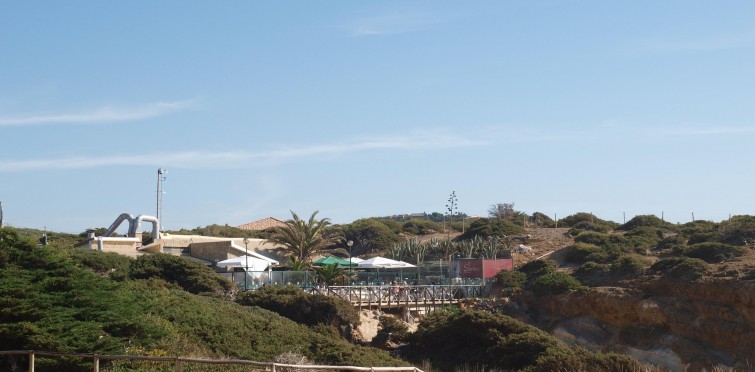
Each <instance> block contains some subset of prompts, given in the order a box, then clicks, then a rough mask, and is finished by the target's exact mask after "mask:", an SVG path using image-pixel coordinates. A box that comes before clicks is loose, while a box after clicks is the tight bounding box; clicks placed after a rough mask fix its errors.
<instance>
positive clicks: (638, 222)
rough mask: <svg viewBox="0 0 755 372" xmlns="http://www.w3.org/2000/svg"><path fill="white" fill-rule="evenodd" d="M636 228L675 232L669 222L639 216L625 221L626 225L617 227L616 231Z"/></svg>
mask: <svg viewBox="0 0 755 372" xmlns="http://www.w3.org/2000/svg"><path fill="white" fill-rule="evenodd" d="M638 227H655V228H659V229H666V230H674V231H675V230H676V226H675V225H674V224H672V223H670V222H665V221H663V220H661V219H660V218H658V217H656V216H653V215H649V214H648V215H640V216H635V217H634V218H632V219H631V220H629V221H627V223H625V224H623V225H621V226H618V227H617V228H616V229H617V230H624V231H629V230H634V229H636V228H638Z"/></svg>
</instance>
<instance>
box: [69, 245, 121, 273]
mask: <svg viewBox="0 0 755 372" xmlns="http://www.w3.org/2000/svg"><path fill="white" fill-rule="evenodd" d="M71 258H72V259H73V260H74V261H75V262H76V263H77V264H79V265H81V266H83V267H86V268H89V269H91V270H92V271H94V272H96V273H97V274H107V275H109V276H110V277H111V278H113V279H116V280H125V279H127V278H128V273H129V268H130V266H131V261H133V259H131V258H130V257H127V256H124V255H121V254H118V253H113V252H98V251H90V250H86V251H81V250H74V251H71Z"/></svg>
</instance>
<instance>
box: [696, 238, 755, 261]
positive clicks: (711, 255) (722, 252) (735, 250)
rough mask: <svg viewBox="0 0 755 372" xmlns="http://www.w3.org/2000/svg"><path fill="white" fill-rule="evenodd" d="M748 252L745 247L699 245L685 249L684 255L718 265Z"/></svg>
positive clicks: (714, 244) (718, 244) (713, 244)
mask: <svg viewBox="0 0 755 372" xmlns="http://www.w3.org/2000/svg"><path fill="white" fill-rule="evenodd" d="M746 252H747V249H746V248H744V247H737V246H733V245H728V244H722V243H698V244H693V245H691V246H689V247H687V248H685V249H684V251H683V253H682V254H683V255H685V256H687V257H692V258H699V259H701V260H703V261H705V262H709V263H718V262H722V261H725V260H728V259H731V258H734V257H738V256H741V255H743V254H745V253H746Z"/></svg>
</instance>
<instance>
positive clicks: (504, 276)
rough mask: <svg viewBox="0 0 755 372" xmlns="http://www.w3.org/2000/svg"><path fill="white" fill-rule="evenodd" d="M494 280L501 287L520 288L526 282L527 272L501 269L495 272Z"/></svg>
mask: <svg viewBox="0 0 755 372" xmlns="http://www.w3.org/2000/svg"><path fill="white" fill-rule="evenodd" d="M495 282H496V284H497V285H498V286H499V287H501V288H506V289H521V288H523V287H524V284H525V283H526V282H527V274H525V273H523V272H521V271H515V270H501V271H499V272H498V273H497V274H495Z"/></svg>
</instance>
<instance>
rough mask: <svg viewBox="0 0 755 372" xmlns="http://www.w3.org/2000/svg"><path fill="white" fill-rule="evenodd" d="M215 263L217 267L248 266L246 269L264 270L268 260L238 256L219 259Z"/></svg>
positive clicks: (268, 263)
mask: <svg viewBox="0 0 755 372" xmlns="http://www.w3.org/2000/svg"><path fill="white" fill-rule="evenodd" d="M216 265H217V266H218V267H242V268H246V267H249V270H248V271H265V270H266V269H267V267H268V266H269V265H270V262H269V261H265V260H261V259H259V258H256V257H252V256H239V257H235V258H229V259H227V260H223V261H219V262H218V263H216Z"/></svg>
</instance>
